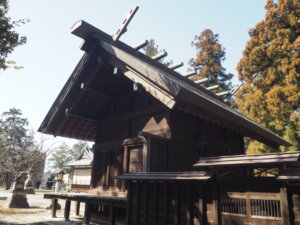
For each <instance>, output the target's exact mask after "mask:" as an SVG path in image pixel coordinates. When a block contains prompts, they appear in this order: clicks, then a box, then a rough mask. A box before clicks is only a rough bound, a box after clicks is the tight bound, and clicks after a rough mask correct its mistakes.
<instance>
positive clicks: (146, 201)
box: [144, 181, 149, 225]
mask: <svg viewBox="0 0 300 225" xmlns="http://www.w3.org/2000/svg"><path fill="white" fill-rule="evenodd" d="M145 185H146V187H145V197H144V198H145V209H144V210H145V214H144V215H145V217H144V225H147V224H148V195H149V191H148V190H149V187H148V186H149V182H148V181H145Z"/></svg>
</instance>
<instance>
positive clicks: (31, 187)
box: [24, 169, 35, 194]
mask: <svg viewBox="0 0 300 225" xmlns="http://www.w3.org/2000/svg"><path fill="white" fill-rule="evenodd" d="M32 175H33V170H32V169H31V170H29V171H28V178H27V179H26V181H25V186H24V189H25V191H26V193H27V194H35V192H34V184H33V182H32Z"/></svg>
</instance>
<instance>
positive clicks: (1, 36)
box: [0, 0, 26, 69]
mask: <svg viewBox="0 0 300 225" xmlns="http://www.w3.org/2000/svg"><path fill="white" fill-rule="evenodd" d="M8 10H9V6H8V0H0V69H6V68H8V67H10V66H9V64H15V62H13V61H6V58H7V57H8V55H9V54H10V53H12V51H13V50H14V49H15V47H17V46H19V45H23V44H25V43H26V37H24V36H20V35H19V34H18V33H17V32H16V31H15V27H16V26H19V25H20V24H24V23H25V22H26V20H24V19H21V20H18V21H12V20H11V18H10V17H8V16H7V13H8ZM13 67H14V68H15V69H20V68H22V67H20V66H13Z"/></svg>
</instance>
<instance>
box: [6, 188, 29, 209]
mask: <svg viewBox="0 0 300 225" xmlns="http://www.w3.org/2000/svg"><path fill="white" fill-rule="evenodd" d="M8 208H29V204H28V201H27V197H26V191H25V190H13V194H12V197H11V200H10V202H9V204H8Z"/></svg>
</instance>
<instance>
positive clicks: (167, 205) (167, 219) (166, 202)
mask: <svg viewBox="0 0 300 225" xmlns="http://www.w3.org/2000/svg"><path fill="white" fill-rule="evenodd" d="M164 185H165V191H166V192H165V204H166V215H165V224H169V184H168V182H166V183H165V184H164Z"/></svg>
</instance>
